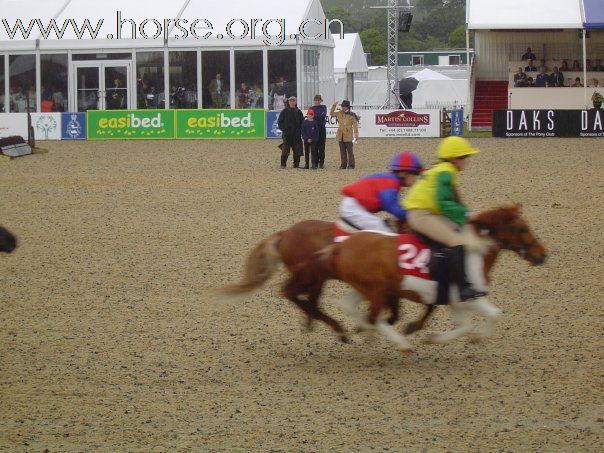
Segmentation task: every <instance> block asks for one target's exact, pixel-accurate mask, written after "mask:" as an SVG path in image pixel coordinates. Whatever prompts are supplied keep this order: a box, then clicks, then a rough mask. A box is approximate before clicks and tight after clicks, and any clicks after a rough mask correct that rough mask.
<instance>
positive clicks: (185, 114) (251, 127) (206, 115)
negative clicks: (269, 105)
mask: <svg viewBox="0 0 604 453" xmlns="http://www.w3.org/2000/svg"><path fill="white" fill-rule="evenodd" d="M176 124H177V126H176V138H188V139H199V138H206V139H227V138H230V139H244V138H264V135H265V112H264V110H259V109H254V110H177V111H176Z"/></svg>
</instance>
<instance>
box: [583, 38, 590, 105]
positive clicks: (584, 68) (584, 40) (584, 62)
mask: <svg viewBox="0 0 604 453" xmlns="http://www.w3.org/2000/svg"><path fill="white" fill-rule="evenodd" d="M582 31H583V100H584V105H585V108H588V107H589V106H588V104H587V68H586V67H585V66H586V65H587V32H586V30H585V29H583V30H582Z"/></svg>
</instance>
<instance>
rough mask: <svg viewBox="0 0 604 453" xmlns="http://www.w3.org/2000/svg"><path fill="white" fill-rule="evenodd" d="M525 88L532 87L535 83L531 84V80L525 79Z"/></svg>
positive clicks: (530, 78)
mask: <svg viewBox="0 0 604 453" xmlns="http://www.w3.org/2000/svg"><path fill="white" fill-rule="evenodd" d="M526 86H527V87H534V86H535V83H534V82H533V78H532V77H529V78H528V79H526Z"/></svg>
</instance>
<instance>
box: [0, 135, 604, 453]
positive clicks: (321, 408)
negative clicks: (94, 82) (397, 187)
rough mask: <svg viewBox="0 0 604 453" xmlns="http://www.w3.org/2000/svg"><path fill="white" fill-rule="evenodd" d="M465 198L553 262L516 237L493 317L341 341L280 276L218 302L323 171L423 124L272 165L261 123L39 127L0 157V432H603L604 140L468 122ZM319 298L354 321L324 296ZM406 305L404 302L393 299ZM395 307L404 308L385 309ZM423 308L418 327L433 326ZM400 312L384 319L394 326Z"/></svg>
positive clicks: (589, 447) (317, 193)
mask: <svg viewBox="0 0 604 453" xmlns="http://www.w3.org/2000/svg"><path fill="white" fill-rule="evenodd" d="M473 142H474V143H475V144H476V145H477V146H478V147H479V148H481V149H482V150H483V153H482V154H481V155H480V156H478V157H477V158H475V159H473V160H472V161H471V162H470V166H469V168H468V170H467V171H466V172H464V173H463V174H462V176H461V189H462V193H463V194H464V196H465V199H466V201H467V203H468V204H469V206H471V207H472V208H473V209H475V210H480V209H483V208H488V207H493V206H496V205H499V204H502V203H507V202H511V201H514V202H521V203H523V206H524V213H525V216H526V218H527V219H528V221H529V222H530V224H531V226H532V227H533V230H534V231H535V233H536V234H537V236H538V237H539V238H540V239H541V240H542V241H543V242H544V244H545V245H546V246H547V247H548V249H549V251H550V254H551V255H550V258H549V260H548V262H547V263H546V264H545V265H544V266H541V267H530V266H529V265H528V264H527V263H525V262H523V261H521V260H520V259H519V258H518V257H516V256H515V255H513V254H511V253H509V252H508V253H506V254H504V256H503V257H502V259H501V261H500V262H499V263H498V265H497V267H496V269H495V272H494V279H493V287H492V296H491V298H492V300H493V301H494V302H495V303H496V304H497V305H498V306H499V307H500V308H502V309H503V311H504V317H503V318H502V321H501V323H500V324H499V325H498V327H497V330H496V332H495V335H494V337H493V338H492V339H491V340H489V341H487V342H485V343H482V344H472V343H470V342H469V341H468V340H466V339H462V340H458V341H456V342H454V343H451V344H449V345H445V346H436V345H425V344H423V343H422V341H421V340H422V337H424V335H425V332H421V333H418V334H416V335H415V336H413V337H412V338H411V341H412V343H413V345H414V347H415V348H416V349H415V352H414V353H412V354H410V355H404V354H401V353H399V352H397V351H396V350H395V349H394V348H393V347H392V345H391V344H390V343H387V342H385V341H383V340H381V339H378V340H376V341H375V342H373V343H366V342H364V341H363V339H362V338H359V337H354V338H353V344H348V345H345V344H340V343H338V342H337V341H336V339H335V337H334V336H333V334H332V332H331V331H330V330H328V329H327V328H326V327H324V326H323V325H317V326H316V329H315V330H314V332H311V333H306V332H303V331H302V329H301V320H302V317H301V316H300V313H299V312H298V311H297V308H295V307H294V306H293V305H291V304H290V303H289V302H287V301H286V300H284V299H281V298H279V297H278V289H277V288H278V286H277V285H278V283H279V281H280V280H281V279H280V278H279V279H275V280H273V281H272V282H271V284H270V285H269V286H267V287H265V288H264V289H263V290H262V291H260V292H259V293H257V294H255V295H253V296H251V297H249V298H247V299H245V300H244V301H240V302H232V301H229V302H225V301H219V300H217V298H216V297H215V296H214V295H213V294H211V292H210V291H211V290H212V289H213V288H215V287H217V286H220V285H223V284H226V283H229V282H231V281H233V280H236V279H238V278H239V276H240V272H241V268H242V263H243V260H244V257H245V255H246V254H247V252H248V250H249V249H250V248H251V247H252V246H253V245H254V244H255V243H256V242H258V241H259V240H261V239H262V238H263V237H265V236H266V235H268V234H269V233H271V232H273V231H277V230H279V229H282V228H286V227H289V226H290V225H291V224H293V223H295V222H296V221H298V220H302V219H333V218H334V217H335V216H336V215H337V204H338V200H339V194H338V193H339V191H338V189H339V188H340V187H341V186H342V185H344V184H345V183H348V182H350V181H352V180H354V179H355V178H357V177H360V176H362V175H364V174H366V173H369V172H373V171H376V170H380V169H383V168H384V166H385V163H386V162H387V159H388V158H389V157H390V155H391V154H392V153H393V152H394V151H396V150H401V149H411V150H417V151H418V152H419V153H420V155H421V156H422V157H423V158H424V159H425V160H426V161H430V160H431V156H433V153H434V151H435V148H436V145H437V140H363V141H362V142H361V143H360V144H359V145H358V146H357V148H356V154H357V156H358V162H357V170H351V171H341V170H338V169H337V166H338V158H337V157H336V149H335V148H336V145H335V143H334V142H330V143H328V156H327V165H328V167H329V168H328V169H326V170H323V171H314V172H313V171H310V170H307V171H302V170H297V171H296V170H293V169H288V170H286V171H280V170H279V169H278V164H277V162H278V150H277V148H276V145H277V142H274V141H248V142H243V141H240V142H210V141H206V142H202V141H198V142H189V141H170V142H150V141H138V142H113V143H111V142H71V143H68V142H62V143H58V142H53V143H44V144H42V145H43V146H46V147H47V148H49V153H48V154H41V155H35V156H28V157H24V158H19V159H16V160H13V161H0V175H1V177H0V191H1V193H2V195H1V198H0V213H1V216H0V224H3V225H6V226H8V227H9V228H10V229H12V230H13V231H14V232H15V233H16V234H17V235H18V236H19V239H20V240H21V243H20V247H19V248H18V249H17V251H16V252H15V253H13V254H12V255H10V256H7V255H2V256H0V288H1V293H0V294H1V295H2V300H1V304H2V315H1V317H0V450H6V451H38V452H41V451H44V449H48V450H49V451H50V452H56V451H112V452H120V451H211V452H214V451H224V452H231V451H285V452H307V451H308V452H328V451H340V452H352V451H362V452H366V451H411V452H416V451H417V452H420V451H427V452H439V451H460V452H462V451H481V452H482V451H502V452H504V451H505V452H507V451H514V452H525V451H535V452H544V451H564V452H578V451H584V452H588V451H593V452H596V451H602V450H603V448H604V409H603V407H604V404H603V386H602V383H603V382H604V380H603V378H604V361H603V350H604V349H603V347H604V342H603V340H602V332H603V331H604V330H603V327H604V323H603V316H602V304H603V297H602V296H603V293H604V292H603V283H602V281H603V280H604V269H603V265H602V263H603V260H604V252H603V250H604V235H603V233H602V231H603V227H604V219H603V213H604V203H603V202H602V201H603V190H604V177H603V175H602V169H603V168H604V152H603V141H602V140H598V139H593V140H592V139H582V140H563V139H562V140H561V139H557V140H556V139H543V140H538V139H537V140H512V139H510V140H494V139H488V140H487V139H482V140H478V139H477V140H474V141H473ZM343 291H344V288H343V286H341V285H340V284H336V283H334V284H332V285H331V286H330V287H329V289H328V292H327V294H326V300H325V302H324V305H325V307H326V310H327V311H328V312H329V313H331V314H333V316H334V317H336V318H337V319H340V320H344V319H346V320H347V323H346V326H347V327H349V328H351V327H352V323H351V322H350V321H349V320H348V319H347V317H346V316H345V315H344V314H343V313H342V311H341V310H340V309H339V308H337V307H336V306H335V305H334V304H333V300H334V299H335V298H336V297H337V296H339V295H342V294H343ZM418 313H419V310H418V308H417V307H415V306H413V305H412V304H405V305H404V320H405V321H408V320H409V319H411V318H412V317H415V316H416V315H417V314H418ZM400 325H402V323H401V324H400ZM449 326H450V323H449V318H448V313H447V312H446V310H445V309H440V310H439V311H438V313H437V315H436V318H435V319H434V320H433V321H432V322H431V323H430V324H429V326H428V331H434V330H442V329H444V328H445V327H449ZM399 328H400V327H399Z"/></svg>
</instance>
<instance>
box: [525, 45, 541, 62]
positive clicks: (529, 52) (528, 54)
mask: <svg viewBox="0 0 604 453" xmlns="http://www.w3.org/2000/svg"><path fill="white" fill-rule="evenodd" d="M536 59H537V57H536V56H535V54H534V53H533V51H532V50H531V48H530V47H527V48H526V53H525V54H524V55H522V60H536Z"/></svg>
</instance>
